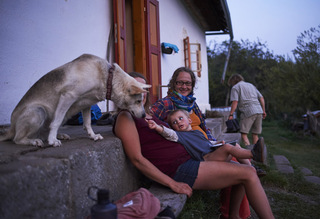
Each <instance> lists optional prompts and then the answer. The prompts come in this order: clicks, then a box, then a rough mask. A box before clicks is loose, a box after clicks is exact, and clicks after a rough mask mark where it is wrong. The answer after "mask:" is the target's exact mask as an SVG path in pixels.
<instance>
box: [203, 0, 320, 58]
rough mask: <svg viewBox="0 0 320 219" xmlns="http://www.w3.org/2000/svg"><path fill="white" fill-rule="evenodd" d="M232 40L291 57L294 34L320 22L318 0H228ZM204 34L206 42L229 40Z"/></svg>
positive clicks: (226, 36)
mask: <svg viewBox="0 0 320 219" xmlns="http://www.w3.org/2000/svg"><path fill="white" fill-rule="evenodd" d="M227 4H228V7H229V11H230V15H231V22H232V28H233V34H234V40H235V41H239V42H240V40H241V39H243V40H247V39H248V40H249V41H250V42H258V39H259V41H260V42H262V43H265V44H266V45H267V48H268V49H269V50H270V51H273V54H275V55H285V56H287V55H289V56H290V57H293V56H292V50H293V49H295V48H296V47H297V37H298V36H300V34H301V33H302V32H303V31H305V30H309V29H310V28H311V27H318V25H320V12H319V11H320V0H303V1H301V0H227ZM229 39H230V38H229V36H228V35H215V36H207V43H208V45H209V43H210V41H212V40H215V41H216V42H222V41H224V40H229Z"/></svg>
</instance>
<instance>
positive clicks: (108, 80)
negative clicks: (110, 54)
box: [106, 65, 114, 100]
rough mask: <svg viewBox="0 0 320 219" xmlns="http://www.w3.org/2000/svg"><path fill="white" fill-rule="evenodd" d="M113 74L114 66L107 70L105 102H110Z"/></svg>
mask: <svg viewBox="0 0 320 219" xmlns="http://www.w3.org/2000/svg"><path fill="white" fill-rule="evenodd" d="M113 72H114V66H113V65H112V67H111V68H109V74H108V79H107V94H106V99H107V100H111V91H112V78H113Z"/></svg>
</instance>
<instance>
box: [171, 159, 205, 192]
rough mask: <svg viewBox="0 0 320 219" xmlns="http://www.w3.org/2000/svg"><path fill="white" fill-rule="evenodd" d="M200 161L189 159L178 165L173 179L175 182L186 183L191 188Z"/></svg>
mask: <svg viewBox="0 0 320 219" xmlns="http://www.w3.org/2000/svg"><path fill="white" fill-rule="evenodd" d="M199 165H200V161H197V160H193V159H190V160H188V161H186V162H184V163H183V164H181V165H180V166H179V167H178V170H177V172H176V174H175V175H174V177H173V179H174V180H175V181H177V182H184V183H187V184H188V185H189V186H190V187H191V188H192V186H193V184H194V182H195V181H196V178H197V176H198V170H199Z"/></svg>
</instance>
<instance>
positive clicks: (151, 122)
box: [145, 119, 157, 129]
mask: <svg viewBox="0 0 320 219" xmlns="http://www.w3.org/2000/svg"><path fill="white" fill-rule="evenodd" d="M145 120H146V122H147V123H148V126H149V128H150V129H155V128H157V123H156V122H155V121H153V120H152V119H145Z"/></svg>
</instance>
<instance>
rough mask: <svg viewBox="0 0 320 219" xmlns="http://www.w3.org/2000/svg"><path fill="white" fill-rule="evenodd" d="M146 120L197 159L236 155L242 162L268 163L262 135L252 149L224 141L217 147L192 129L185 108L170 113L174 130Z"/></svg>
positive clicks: (222, 159) (223, 158) (169, 119)
mask: <svg viewBox="0 0 320 219" xmlns="http://www.w3.org/2000/svg"><path fill="white" fill-rule="evenodd" d="M146 121H147V123H148V125H149V128H150V129H155V130H156V131H157V132H158V133H159V134H161V135H162V136H163V137H164V138H166V139H167V140H170V141H175V142H179V143H180V144H182V145H183V146H184V147H185V149H186V150H187V151H188V152H189V154H190V155H191V156H192V157H193V159H195V160H200V161H203V160H215V161H229V160H230V159H231V156H234V157H235V158H237V160H238V161H239V162H240V163H245V164H250V162H249V160H247V159H253V160H255V161H256V162H261V163H264V164H265V163H266V156H267V155H266V148H265V144H264V139H263V138H262V137H261V138H259V141H258V142H257V143H256V144H255V145H254V147H253V149H252V150H247V149H244V148H241V147H240V145H238V144H236V145H235V146H233V145H231V144H225V142H224V141H223V142H222V143H223V144H222V146H218V147H215V146H214V145H213V143H212V142H210V141H209V140H208V139H207V138H206V137H205V136H204V135H203V133H202V132H201V131H199V130H192V128H191V119H190V116H189V113H188V112H187V111H185V110H182V109H178V110H174V111H172V112H171V113H170V114H169V115H168V124H169V125H170V126H171V128H172V129H173V130H172V129H170V128H167V127H165V126H162V125H158V124H157V123H156V122H155V121H153V120H146ZM230 155H231V156H230Z"/></svg>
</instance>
